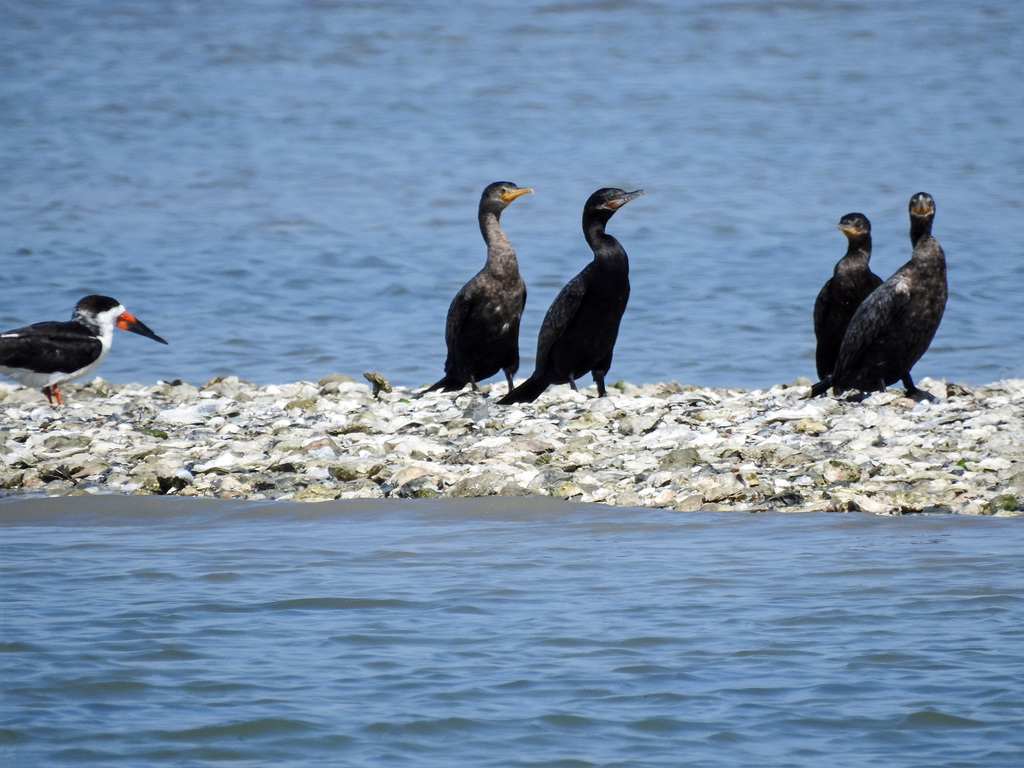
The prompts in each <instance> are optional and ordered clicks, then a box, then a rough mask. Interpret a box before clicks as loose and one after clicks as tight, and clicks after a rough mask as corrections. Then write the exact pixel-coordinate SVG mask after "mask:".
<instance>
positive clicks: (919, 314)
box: [811, 192, 947, 398]
mask: <svg viewBox="0 0 1024 768" xmlns="http://www.w3.org/2000/svg"><path fill="white" fill-rule="evenodd" d="M934 218H935V201H934V200H933V199H932V196H931V195H929V194H927V193H925V192H918V193H917V194H916V195H914V196H913V197H912V198H910V242H911V243H912V244H913V246H914V251H913V253H912V254H911V256H910V261H908V262H907V263H906V264H904V265H903V266H902V267H900V268H899V269H898V270H896V272H895V273H894V274H893V276H892V277H890V278H889V279H888V280H886V281H885V282H884V283H882V284H881V285H880V286H879V287H878V288H876V289H875V290H874V292H873V293H872V294H871V295H870V296H868V297H867V298H866V299H864V301H863V302H862V303H861V305H860V307H859V308H858V309H857V311H856V312H855V313H854V315H853V318H852V319H851V320H850V325H849V327H848V328H847V329H846V335H845V336H844V337H843V344H842V346H841V347H840V349H839V359H838V360H837V361H836V367H835V370H834V371H833V372H832V374H831V375H830V376H826V377H825V378H823V379H822V380H821V381H819V382H818V383H817V384H815V385H814V386H813V387H812V388H811V396H816V395H820V394H822V393H824V392H826V391H828V389H829V388H831V389H832V390H833V391H835V392H837V393H838V392H845V391H847V390H851V389H856V390H860V391H861V392H874V391H882V390H884V389H885V388H886V387H887V386H888V385H889V384H894V383H895V382H897V381H902V382H903V384H904V386H905V387H906V388H907V394H908V395H910V396H911V397H923V398H930V397H931V396H930V395H928V393H926V392H922V391H921V390H919V389H918V388H917V387H916V386H914V381H913V379H911V377H910V369H911V368H913V366H914V363H916V362H917V361H918V360H919V359H921V355H923V354H924V353H925V350H927V349H928V345H929V344H931V342H932V338H933V337H934V336H935V331H936V330H938V327H939V322H940V321H941V320H942V313H943V311H944V310H945V308H946V295H947V286H946V256H945V254H944V253H943V252H942V248H941V247H940V246H939V243H938V242H937V241H936V240H935V238H934V237H932V221H933V220H934Z"/></svg>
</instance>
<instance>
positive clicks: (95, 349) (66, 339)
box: [0, 296, 167, 405]
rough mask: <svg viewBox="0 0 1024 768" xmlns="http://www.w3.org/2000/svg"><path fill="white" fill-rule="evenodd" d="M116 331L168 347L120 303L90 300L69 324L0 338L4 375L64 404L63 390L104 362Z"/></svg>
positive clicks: (84, 301)
mask: <svg viewBox="0 0 1024 768" xmlns="http://www.w3.org/2000/svg"><path fill="white" fill-rule="evenodd" d="M115 326H116V327H118V328H123V329H124V330H126V331H131V332H132V333H137V334H139V335H140V336H146V337H148V338H150V339H153V340H154V341H159V342H160V343H161V344H166V343H167V342H166V341H164V340H163V339H161V338H160V337H159V336H157V335H156V334H155V333H153V332H152V331H151V330H149V328H147V327H146V325H145V324H144V323H142V322H141V321H139V320H137V319H136V318H135V317H134V316H133V315H131V314H130V313H129V312H128V311H127V310H125V308H124V307H122V306H121V303H120V302H119V301H117V299H112V298H110V297H109V296H86V297H85V298H84V299H82V300H81V301H79V302H78V303H77V304H76V305H75V311H74V313H73V314H72V315H71V320H70V321H69V322H66V323H63V322H57V321H55V320H51V321H48V322H45V323H35V324H34V325H29V326H26V327H24V328H15V329H14V330H13V331H7V332H6V333H0V373H3V374H4V375H5V376H10V377H11V378H12V379H14V380H15V381H17V382H18V383H20V384H24V385H25V386H26V387H40V388H42V390H43V394H44V395H46V399H47V400H49V401H50V402H51V403H52V402H53V401H54V400H55V399H56V401H57V405H63V404H64V403H63V402H62V401H61V399H60V390H59V389H58V387H59V386H60V385H61V384H63V383H64V382H66V381H72V380H74V379H78V378H81V377H82V376H85V375H86V374H88V373H89V372H90V371H92V370H93V369H94V368H95V367H96V366H97V365H99V364H100V363H101V362H103V358H105V357H106V356H107V352H109V351H110V342H111V339H112V338H113V336H114V327H115Z"/></svg>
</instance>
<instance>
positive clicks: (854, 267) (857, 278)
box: [814, 213, 882, 379]
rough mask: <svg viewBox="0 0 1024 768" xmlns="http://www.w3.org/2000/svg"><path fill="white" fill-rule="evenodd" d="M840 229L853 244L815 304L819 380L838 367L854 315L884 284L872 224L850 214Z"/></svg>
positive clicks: (816, 363) (862, 217)
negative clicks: (874, 266) (875, 263)
mask: <svg viewBox="0 0 1024 768" xmlns="http://www.w3.org/2000/svg"><path fill="white" fill-rule="evenodd" d="M839 229H840V230H841V231H842V233H843V234H844V235H846V238H847V240H848V241H849V244H848V246H847V249H846V255H845V256H843V258H841V259H840V260H839V261H838V262H836V266H835V269H834V270H833V272H832V277H831V278H829V280H828V281H826V283H825V285H823V286H822V288H821V291H820V292H819V293H818V298H817V299H816V300H815V302H814V336H815V338H816V339H817V341H818V344H817V347H816V348H815V352H814V362H815V366H816V367H817V370H818V378H819V379H824V378H825V377H826V376H828V375H829V374H830V373H832V371H833V370H834V369H835V367H836V358H837V357H839V345H840V344H842V343H843V334H845V333H846V326H848V325H849V324H850V318H851V317H853V313H854V312H855V311H856V310H857V307H859V306H860V303H861V302H862V301H864V299H865V297H866V296H867V295H868V294H869V293H871V292H872V291H873V290H875V288H877V287H878V286H879V285H881V284H882V278H880V277H879V276H878V275H876V274H875V273H874V272H872V271H871V268H870V267H869V266H868V260H869V259H870V258H871V222H870V221H868V217H867V216H865V215H864V214H863V213H848V214H846V215H845V216H843V218H841V219H840V220H839Z"/></svg>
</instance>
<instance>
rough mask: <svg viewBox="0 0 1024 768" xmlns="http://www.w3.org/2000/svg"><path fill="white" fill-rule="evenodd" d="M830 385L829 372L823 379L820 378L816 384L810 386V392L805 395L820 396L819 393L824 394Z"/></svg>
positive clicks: (830, 376) (809, 396)
mask: <svg viewBox="0 0 1024 768" xmlns="http://www.w3.org/2000/svg"><path fill="white" fill-rule="evenodd" d="M831 386H832V374H829V375H828V376H826V377H825V378H824V379H822V380H821V381H819V382H818V383H817V384H815V385H813V386H812V387H811V394H809V395H808V396H807V397H808V398H811V397H820V396H821V395H824V394H825V393H826V392H828V390H829V388H830V387H831Z"/></svg>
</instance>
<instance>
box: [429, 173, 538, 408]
mask: <svg viewBox="0 0 1024 768" xmlns="http://www.w3.org/2000/svg"><path fill="white" fill-rule="evenodd" d="M528 192H533V190H532V189H531V188H530V187H517V186H516V185H515V184H513V183H512V182H511V181H496V182H494V183H493V184H488V185H487V187H486V188H485V189H484V191H483V194H482V195H481V196H480V208H479V212H478V214H477V218H478V219H479V221H480V232H481V234H482V235H483V236H484V242H485V243H487V263H486V264H485V265H484V267H483V269H481V270H480V271H479V272H477V273H476V275H474V276H473V278H472V279H471V280H470V281H469V282H468V283H466V284H465V285H464V286H462V288H461V289H460V290H459V292H458V293H457V294H455V298H454V299H452V303H451V305H450V306H449V307H448V320H447V322H446V324H445V329H444V340H445V343H446V344H447V345H448V357H447V359H446V360H445V361H444V378H443V379H441V380H440V381H439V382H437V383H436V384H434V385H433V386H431V387H430V388H429V389H428V390H427V392H432V391H433V390H436V389H442V390H444V391H445V392H454V391H456V390H459V389H462V388H463V387H464V386H466V384H472V385H473V389H474V391H479V389H480V388H479V387H478V386H477V382H478V381H482V380H483V379H486V378H488V377H490V376H493V375H494V374H496V373H497V372H498V371H499V370H504V372H505V379H506V380H507V381H508V388H509V390H510V391H511V389H512V375H513V374H514V373H515V372H516V371H517V370H519V320H520V318H522V316H523V308H524V307H525V306H526V283H524V282H523V278H522V276H521V275H520V274H519V263H518V262H517V261H516V253H515V251H514V250H512V244H511V243H510V242H509V240H508V238H507V237H506V236H505V233H504V232H502V231H501V227H500V226H499V225H498V219H499V218H500V216H501V212H502V211H503V210H505V208H506V207H507V206H508V204H509V203H511V202H512V201H513V200H515V199H516V198H517V197H519V196H520V195H525V194H526V193H528Z"/></svg>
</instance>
